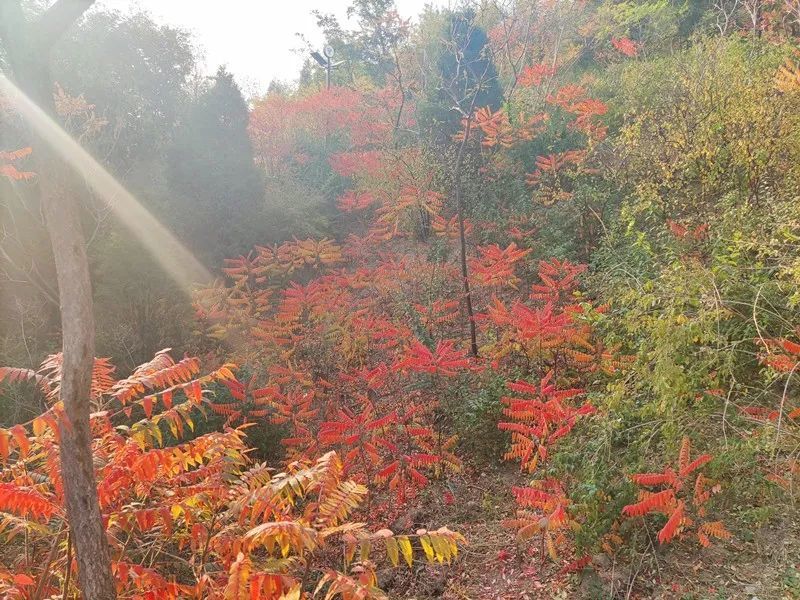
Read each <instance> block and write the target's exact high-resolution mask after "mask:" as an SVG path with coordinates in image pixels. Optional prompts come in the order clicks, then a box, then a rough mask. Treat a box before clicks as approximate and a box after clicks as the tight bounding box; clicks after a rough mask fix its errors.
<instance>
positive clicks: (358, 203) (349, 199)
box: [336, 190, 377, 212]
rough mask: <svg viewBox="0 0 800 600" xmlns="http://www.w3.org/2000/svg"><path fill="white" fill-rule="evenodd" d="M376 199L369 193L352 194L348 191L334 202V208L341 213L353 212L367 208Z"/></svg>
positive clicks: (351, 191)
mask: <svg viewBox="0 0 800 600" xmlns="http://www.w3.org/2000/svg"><path fill="white" fill-rule="evenodd" d="M376 200H377V198H376V197H375V196H374V195H372V194H370V193H369V192H354V191H353V190H348V191H347V192H345V193H344V195H343V196H341V197H340V198H339V199H338V200H337V201H336V206H337V208H338V209H339V210H341V211H342V212H355V211H359V210H364V209H366V208H369V207H370V206H372V205H373V204H374V203H375V202H376Z"/></svg>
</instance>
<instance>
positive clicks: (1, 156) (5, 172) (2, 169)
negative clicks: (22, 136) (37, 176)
mask: <svg viewBox="0 0 800 600" xmlns="http://www.w3.org/2000/svg"><path fill="white" fill-rule="evenodd" d="M30 153H31V148H22V149H20V150H14V151H11V152H6V151H0V176H2V177H6V178H8V179H11V180H14V181H22V180H25V181H27V180H29V179H33V177H34V173H31V172H30V171H20V170H18V169H17V168H16V167H15V166H14V165H12V164H10V163H12V162H14V161H16V160H19V159H21V158H25V157H26V156H28V155H29V154H30Z"/></svg>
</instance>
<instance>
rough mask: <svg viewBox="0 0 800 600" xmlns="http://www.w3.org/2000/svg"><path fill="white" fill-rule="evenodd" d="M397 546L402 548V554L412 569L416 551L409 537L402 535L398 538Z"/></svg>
mask: <svg viewBox="0 0 800 600" xmlns="http://www.w3.org/2000/svg"><path fill="white" fill-rule="evenodd" d="M397 545H398V546H399V548H400V553H401V554H402V555H403V558H404V559H405V561H406V563H407V564H408V566H409V567H410V566H411V564H412V563H413V562H414V550H413V549H412V547H411V540H409V539H408V536H405V535H401V536H399V537H398V538H397Z"/></svg>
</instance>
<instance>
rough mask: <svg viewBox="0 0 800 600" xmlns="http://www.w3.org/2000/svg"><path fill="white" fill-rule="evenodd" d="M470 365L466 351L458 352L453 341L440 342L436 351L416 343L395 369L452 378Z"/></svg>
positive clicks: (396, 364) (394, 366)
mask: <svg viewBox="0 0 800 600" xmlns="http://www.w3.org/2000/svg"><path fill="white" fill-rule="evenodd" d="M470 364H471V363H470V359H469V358H468V356H467V353H466V351H464V350H457V349H456V348H455V343H454V342H453V341H452V340H444V341H441V342H439V343H438V344H437V345H436V349H435V350H434V351H431V350H429V349H428V348H427V347H426V346H425V345H424V344H422V343H420V342H419V341H414V342H412V344H411V346H410V347H409V348H408V349H407V350H406V354H405V356H403V357H401V358H400V360H398V361H397V362H396V363H395V364H394V365H393V368H394V369H399V370H407V371H417V372H421V373H432V374H438V375H444V376H445V377H451V376H453V375H456V374H457V372H458V371H459V370H462V369H468V368H469V367H470Z"/></svg>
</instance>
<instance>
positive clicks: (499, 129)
mask: <svg viewBox="0 0 800 600" xmlns="http://www.w3.org/2000/svg"><path fill="white" fill-rule="evenodd" d="M475 125H476V126H477V127H478V128H479V129H480V130H481V132H482V133H483V140H482V141H481V145H482V146H485V147H488V148H491V147H492V146H502V147H504V148H510V147H511V146H512V145H513V144H514V137H515V136H514V130H513V128H512V127H511V124H510V123H509V121H508V115H507V114H506V112H505V111H504V110H503V109H502V108H501V109H499V110H497V111H495V112H492V110H491V109H490V108H489V107H488V106H487V107H485V108H479V109H478V110H477V111H475Z"/></svg>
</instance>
